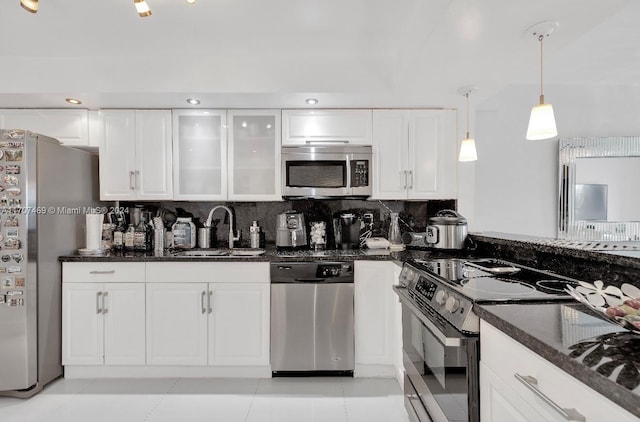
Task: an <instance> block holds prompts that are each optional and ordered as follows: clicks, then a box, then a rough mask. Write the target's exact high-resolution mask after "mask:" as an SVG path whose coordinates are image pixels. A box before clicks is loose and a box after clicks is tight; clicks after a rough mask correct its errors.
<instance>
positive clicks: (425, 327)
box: [398, 292, 480, 422]
mask: <svg viewBox="0 0 640 422" xmlns="http://www.w3.org/2000/svg"><path fill="white" fill-rule="evenodd" d="M398 294H399V295H400V299H401V302H402V345H403V362H404V368H405V407H407V410H408V413H409V414H410V415H411V413H412V412H413V413H415V415H416V416H420V414H421V412H422V414H424V413H426V414H427V415H428V417H429V419H424V417H422V418H419V419H418V420H419V421H420V422H423V421H424V420H426V421H434V422H453V421H471V422H478V421H479V420H480V411H479V390H478V337H477V336H471V335H465V334H462V333H460V332H459V331H457V330H455V329H454V328H453V327H452V326H451V325H449V324H448V323H446V322H444V321H441V322H437V319H436V321H435V322H434V321H432V320H431V319H430V318H428V317H427V316H426V315H425V314H424V313H422V312H421V311H420V310H419V309H418V308H417V307H416V306H415V305H414V304H413V303H412V302H410V301H411V299H410V298H409V297H408V296H406V295H404V297H403V295H401V293H400V292H399V293H398ZM445 324H446V325H445ZM407 384H408V385H407ZM408 387H409V388H408ZM407 404H408V405H411V407H412V408H411V409H409V408H408V406H407Z"/></svg>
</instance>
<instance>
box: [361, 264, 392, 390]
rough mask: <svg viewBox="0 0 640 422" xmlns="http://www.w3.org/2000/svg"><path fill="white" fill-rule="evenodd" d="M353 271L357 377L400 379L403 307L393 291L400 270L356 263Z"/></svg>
mask: <svg viewBox="0 0 640 422" xmlns="http://www.w3.org/2000/svg"><path fill="white" fill-rule="evenodd" d="M354 271H355V272H354V278H355V279H354V301H355V303H354V325H355V326H354V331H355V371H354V376H356V377H396V378H398V377H400V375H399V374H401V373H402V363H401V362H402V333H401V307H400V303H399V302H398V297H397V296H396V294H395V293H394V291H393V289H392V287H393V285H394V284H397V281H398V273H399V271H400V266H399V265H397V264H395V263H393V262H391V261H355V268H354Z"/></svg>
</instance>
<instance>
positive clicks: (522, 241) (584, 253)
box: [470, 232, 640, 269]
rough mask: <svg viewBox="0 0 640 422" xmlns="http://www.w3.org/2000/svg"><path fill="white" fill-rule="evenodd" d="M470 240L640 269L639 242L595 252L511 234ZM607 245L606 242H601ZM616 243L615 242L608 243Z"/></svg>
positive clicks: (568, 243) (474, 236) (557, 241)
mask: <svg viewBox="0 0 640 422" xmlns="http://www.w3.org/2000/svg"><path fill="white" fill-rule="evenodd" d="M470 235H471V238H472V239H473V240H475V241H479V242H486V243H491V244H493V245H495V246H507V247H514V246H517V247H520V248H526V249H529V250H531V251H535V252H543V253H552V254H557V255H563V256H566V257H572V258H581V259H587V260H590V261H597V262H600V263H603V264H616V265H623V266H626V267H631V268H638V269H640V250H639V249H635V248H636V247H638V246H640V242H629V244H631V243H634V244H637V245H636V246H633V247H631V246H627V245H626V244H625V243H624V242H620V243H621V245H620V248H619V249H618V250H595V249H584V248H581V247H579V246H577V245H579V244H580V242H571V241H563V240H560V239H551V238H542V237H535V236H526V235H519V234H511V233H497V232H486V233H471V234H470ZM601 243H607V242H601ZM609 243H616V242H609ZM573 244H575V245H576V246H572V245H573Z"/></svg>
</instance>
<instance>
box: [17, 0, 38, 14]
mask: <svg viewBox="0 0 640 422" xmlns="http://www.w3.org/2000/svg"><path fill="white" fill-rule="evenodd" d="M20 6H22V8H23V9H24V10H26V11H27V12H31V13H38V0H20Z"/></svg>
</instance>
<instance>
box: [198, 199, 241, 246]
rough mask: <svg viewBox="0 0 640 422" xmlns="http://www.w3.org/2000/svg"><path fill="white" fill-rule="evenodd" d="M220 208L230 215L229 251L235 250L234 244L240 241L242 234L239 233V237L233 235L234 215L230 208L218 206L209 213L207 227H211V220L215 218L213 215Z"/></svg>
mask: <svg viewBox="0 0 640 422" xmlns="http://www.w3.org/2000/svg"><path fill="white" fill-rule="evenodd" d="M218 208H222V209H224V210H225V211H227V213H228V214H229V249H233V242H234V241H236V240H240V234H239V233H238V236H235V234H234V233H233V213H232V212H231V209H230V208H229V207H227V206H225V205H216V206H215V207H213V208H211V211H209V216H208V217H207V221H206V223H205V227H211V221H212V220H211V218H212V217H213V213H214V212H215V211H216V210H217V209H218Z"/></svg>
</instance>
